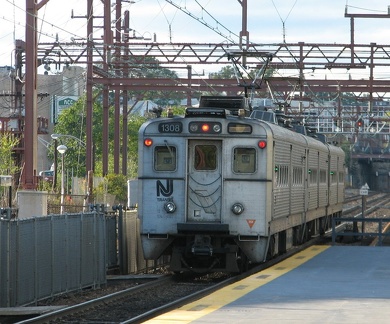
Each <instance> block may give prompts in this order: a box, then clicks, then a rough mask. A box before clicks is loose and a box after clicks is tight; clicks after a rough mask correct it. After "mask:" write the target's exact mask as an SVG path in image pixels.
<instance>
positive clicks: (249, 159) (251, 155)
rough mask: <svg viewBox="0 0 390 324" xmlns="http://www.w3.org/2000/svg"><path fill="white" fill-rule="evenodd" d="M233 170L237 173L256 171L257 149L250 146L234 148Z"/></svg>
mask: <svg viewBox="0 0 390 324" xmlns="http://www.w3.org/2000/svg"><path fill="white" fill-rule="evenodd" d="M233 157H234V161H233V171H234V172H237V173H254V172H255V171H256V150H255V149H254V148H249V147H236V148H235V149H234V155H233Z"/></svg>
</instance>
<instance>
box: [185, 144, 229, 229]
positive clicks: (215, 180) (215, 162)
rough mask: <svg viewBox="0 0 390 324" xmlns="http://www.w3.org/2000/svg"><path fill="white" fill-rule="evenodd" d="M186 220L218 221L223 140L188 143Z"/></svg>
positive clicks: (219, 216) (220, 198) (219, 218)
mask: <svg viewBox="0 0 390 324" xmlns="http://www.w3.org/2000/svg"><path fill="white" fill-rule="evenodd" d="M188 150H189V154H188V164H187V165H188V166H187V167H188V172H187V174H188V176H187V177H188V179H187V221H188V222H220V221H221V201H222V142H221V141H202V140H190V141H189V142H188Z"/></svg>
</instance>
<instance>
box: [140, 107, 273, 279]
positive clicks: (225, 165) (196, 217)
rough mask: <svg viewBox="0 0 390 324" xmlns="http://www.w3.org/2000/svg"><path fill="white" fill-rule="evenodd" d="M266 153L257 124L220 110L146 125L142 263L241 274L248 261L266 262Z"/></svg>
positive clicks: (268, 182) (191, 111)
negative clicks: (166, 258)
mask: <svg viewBox="0 0 390 324" xmlns="http://www.w3.org/2000/svg"><path fill="white" fill-rule="evenodd" d="M271 147H272V145H271V144H270V146H269V147H268V146H267V135H266V131H265V129H264V128H263V127H261V126H260V125H259V123H258V122H257V123H256V122H255V121H253V120H251V119H248V118H240V117H237V116H230V115H229V112H228V111H225V110H224V109H220V108H208V109H204V108H188V109H187V112H186V116H185V117H174V118H164V119H163V118H158V119H154V120H151V121H149V122H147V123H145V124H144V125H143V126H142V127H141V129H140V134H139V177H138V183H139V200H138V202H139V218H140V222H141V240H142V246H143V250H144V256H145V259H152V260H155V259H157V258H159V257H160V256H161V255H163V254H167V255H170V256H171V265H170V267H171V270H172V271H175V272H180V271H188V270H190V271H194V272H209V271H225V272H238V271H240V270H241V269H240V266H242V265H244V264H245V263H246V261H247V260H249V261H252V262H261V261H263V260H264V258H265V253H266V247H267V231H268V226H267V224H268V221H269V220H268V219H267V216H266V215H267V212H268V215H269V214H270V210H269V208H270V206H269V204H267V203H266V202H267V198H269V195H270V191H271V185H272V180H271V178H270V176H269V175H270V174H272V171H271V166H270V163H267V154H270V153H269V150H271ZM270 155H271V154H270Z"/></svg>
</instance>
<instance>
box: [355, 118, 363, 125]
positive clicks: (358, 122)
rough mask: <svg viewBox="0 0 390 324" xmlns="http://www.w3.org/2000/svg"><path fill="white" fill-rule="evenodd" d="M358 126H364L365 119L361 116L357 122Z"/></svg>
mask: <svg viewBox="0 0 390 324" xmlns="http://www.w3.org/2000/svg"><path fill="white" fill-rule="evenodd" d="M356 126H357V127H362V126H363V120H362V119H361V118H359V119H358V120H357V122H356Z"/></svg>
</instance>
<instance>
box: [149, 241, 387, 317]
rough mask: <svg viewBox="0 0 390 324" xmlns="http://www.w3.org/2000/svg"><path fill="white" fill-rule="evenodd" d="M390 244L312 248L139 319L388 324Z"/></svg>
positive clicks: (318, 246)
mask: <svg viewBox="0 0 390 324" xmlns="http://www.w3.org/2000/svg"><path fill="white" fill-rule="evenodd" d="M389 305H390V248H389V247H383V246H382V247H371V246H322V245H321V246H320V245H317V246H312V247H310V248H308V249H306V250H304V251H302V252H300V253H298V254H295V255H293V256H291V257H290V258H288V259H286V260H284V261H282V262H280V263H278V264H276V265H274V266H272V267H270V268H268V269H265V270H263V271H261V272H258V273H256V274H253V275H252V276H250V277H248V278H245V279H243V280H241V281H238V282H236V283H234V284H232V285H230V286H228V287H225V288H222V289H220V290H218V291H216V292H214V293H212V294H210V295H208V296H206V297H204V298H201V299H199V300H197V301H195V302H192V303H189V304H187V305H184V306H183V307H181V308H178V309H176V310H174V311H171V312H168V313H165V314H162V315H160V316H158V317H155V318H153V319H151V320H149V321H147V322H145V323H148V324H151V323H153V324H156V323H161V324H167V323H177V324H183V323H197V324H199V323H207V324H209V323H267V324H268V323H316V324H317V323H332V324H333V323H343V324H346V323H376V324H380V323H389V321H390V307H389Z"/></svg>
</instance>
